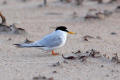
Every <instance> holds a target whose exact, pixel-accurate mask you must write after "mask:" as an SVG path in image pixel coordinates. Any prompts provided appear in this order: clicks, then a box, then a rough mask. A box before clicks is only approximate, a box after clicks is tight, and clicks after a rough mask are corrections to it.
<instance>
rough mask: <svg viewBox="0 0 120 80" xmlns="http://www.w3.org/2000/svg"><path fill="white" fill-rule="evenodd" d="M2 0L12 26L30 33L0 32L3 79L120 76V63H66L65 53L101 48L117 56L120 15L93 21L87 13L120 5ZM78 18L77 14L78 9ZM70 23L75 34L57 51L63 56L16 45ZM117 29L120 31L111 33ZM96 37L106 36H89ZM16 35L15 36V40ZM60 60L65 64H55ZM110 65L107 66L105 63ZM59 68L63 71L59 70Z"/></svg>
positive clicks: (106, 79)
mask: <svg viewBox="0 0 120 80" xmlns="http://www.w3.org/2000/svg"><path fill="white" fill-rule="evenodd" d="M6 1H7V4H3V0H0V11H1V12H2V13H3V14H4V16H5V17H6V19H7V24H8V25H10V24H13V23H17V26H18V27H20V28H24V29H25V30H26V32H27V34H25V35H13V34H0V80H33V77H35V76H39V75H41V76H46V77H48V78H49V77H53V78H54V80H120V64H116V63H113V62H111V61H110V60H106V59H102V58H99V59H97V58H90V59H88V60H87V62H81V61H80V60H67V62H68V63H64V62H63V61H64V59H63V58H62V56H61V55H62V54H64V55H65V56H68V55H72V52H73V51H77V50H80V51H83V52H84V51H86V50H90V49H96V50H97V51H100V53H101V54H106V55H107V56H109V57H110V59H111V57H112V56H113V55H114V53H118V56H120V14H119V13H114V14H113V15H112V16H110V17H108V18H105V19H104V20H94V19H93V20H87V21H85V20H84V19H83V17H84V16H85V15H86V13H87V11H88V9H90V8H97V9H98V10H104V9H107V10H110V11H112V10H114V9H115V8H116V6H117V5H119V3H113V4H97V3H96V2H90V1H89V2H87V1H86V2H84V4H83V5H82V6H79V7H77V6H75V5H74V4H66V3H64V4H63V3H58V2H57V1H56V0H48V5H47V6H46V7H40V5H42V0H28V1H27V2H21V1H20V0H6ZM74 11H75V12H77V14H78V15H77V16H78V17H77V18H73V16H72V14H73V12H74ZM60 25H64V26H66V27H67V28H68V29H69V30H70V31H73V32H76V33H77V34H75V35H68V40H67V42H66V44H65V46H64V47H62V48H60V49H57V50H55V51H56V52H59V53H60V55H59V56H52V55H51V53H50V52H46V51H43V50H41V49H36V48H17V47H15V46H14V45H13V44H15V43H22V42H24V40H25V39H26V38H28V39H30V40H33V41H35V40H40V39H41V38H42V37H43V36H45V35H47V34H49V33H51V32H52V31H54V29H53V28H51V27H56V26H60ZM111 32H115V33H116V35H111V34H110V33H111ZM85 35H90V36H93V37H97V36H99V37H101V39H96V38H93V39H88V41H84V40H83V36H85ZM9 39H11V40H9ZM57 62H60V65H59V66H56V67H53V66H52V65H53V64H55V63H57ZM102 65H103V66H104V67H101V66H102ZM53 71H56V72H57V73H53Z"/></svg>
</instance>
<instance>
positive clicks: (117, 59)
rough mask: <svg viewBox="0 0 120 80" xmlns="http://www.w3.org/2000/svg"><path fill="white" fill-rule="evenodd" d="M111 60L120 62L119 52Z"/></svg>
mask: <svg viewBox="0 0 120 80" xmlns="http://www.w3.org/2000/svg"><path fill="white" fill-rule="evenodd" d="M111 61H112V62H115V63H120V59H119V57H118V54H117V53H115V54H114V56H113V57H112V59H111Z"/></svg>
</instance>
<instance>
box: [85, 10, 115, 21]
mask: <svg viewBox="0 0 120 80" xmlns="http://www.w3.org/2000/svg"><path fill="white" fill-rule="evenodd" d="M112 14H113V12H112V11H109V10H101V11H100V10H97V9H94V8H93V9H89V10H88V12H87V14H86V16H85V17H84V19H85V20H87V19H105V17H109V16H111V15H112Z"/></svg>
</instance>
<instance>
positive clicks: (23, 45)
mask: <svg viewBox="0 0 120 80" xmlns="http://www.w3.org/2000/svg"><path fill="white" fill-rule="evenodd" d="M14 45H15V46H16V47H19V48H24V47H45V46H38V45H31V44H26V43H24V44H14Z"/></svg>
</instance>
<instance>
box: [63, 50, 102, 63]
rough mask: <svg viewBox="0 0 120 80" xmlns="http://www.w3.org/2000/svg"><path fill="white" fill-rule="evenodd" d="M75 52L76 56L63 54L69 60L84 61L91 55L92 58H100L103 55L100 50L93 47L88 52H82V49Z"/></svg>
mask: <svg viewBox="0 0 120 80" xmlns="http://www.w3.org/2000/svg"><path fill="white" fill-rule="evenodd" d="M73 54H76V56H68V57H64V56H63V55H62V57H63V58H64V59H67V60H76V59H78V60H81V61H82V62H83V61H86V60H87V58H89V57H91V58H98V57H101V56H102V55H101V54H100V52H99V51H97V50H95V49H91V50H88V51H86V52H81V51H80V50H78V51H77V52H73Z"/></svg>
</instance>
